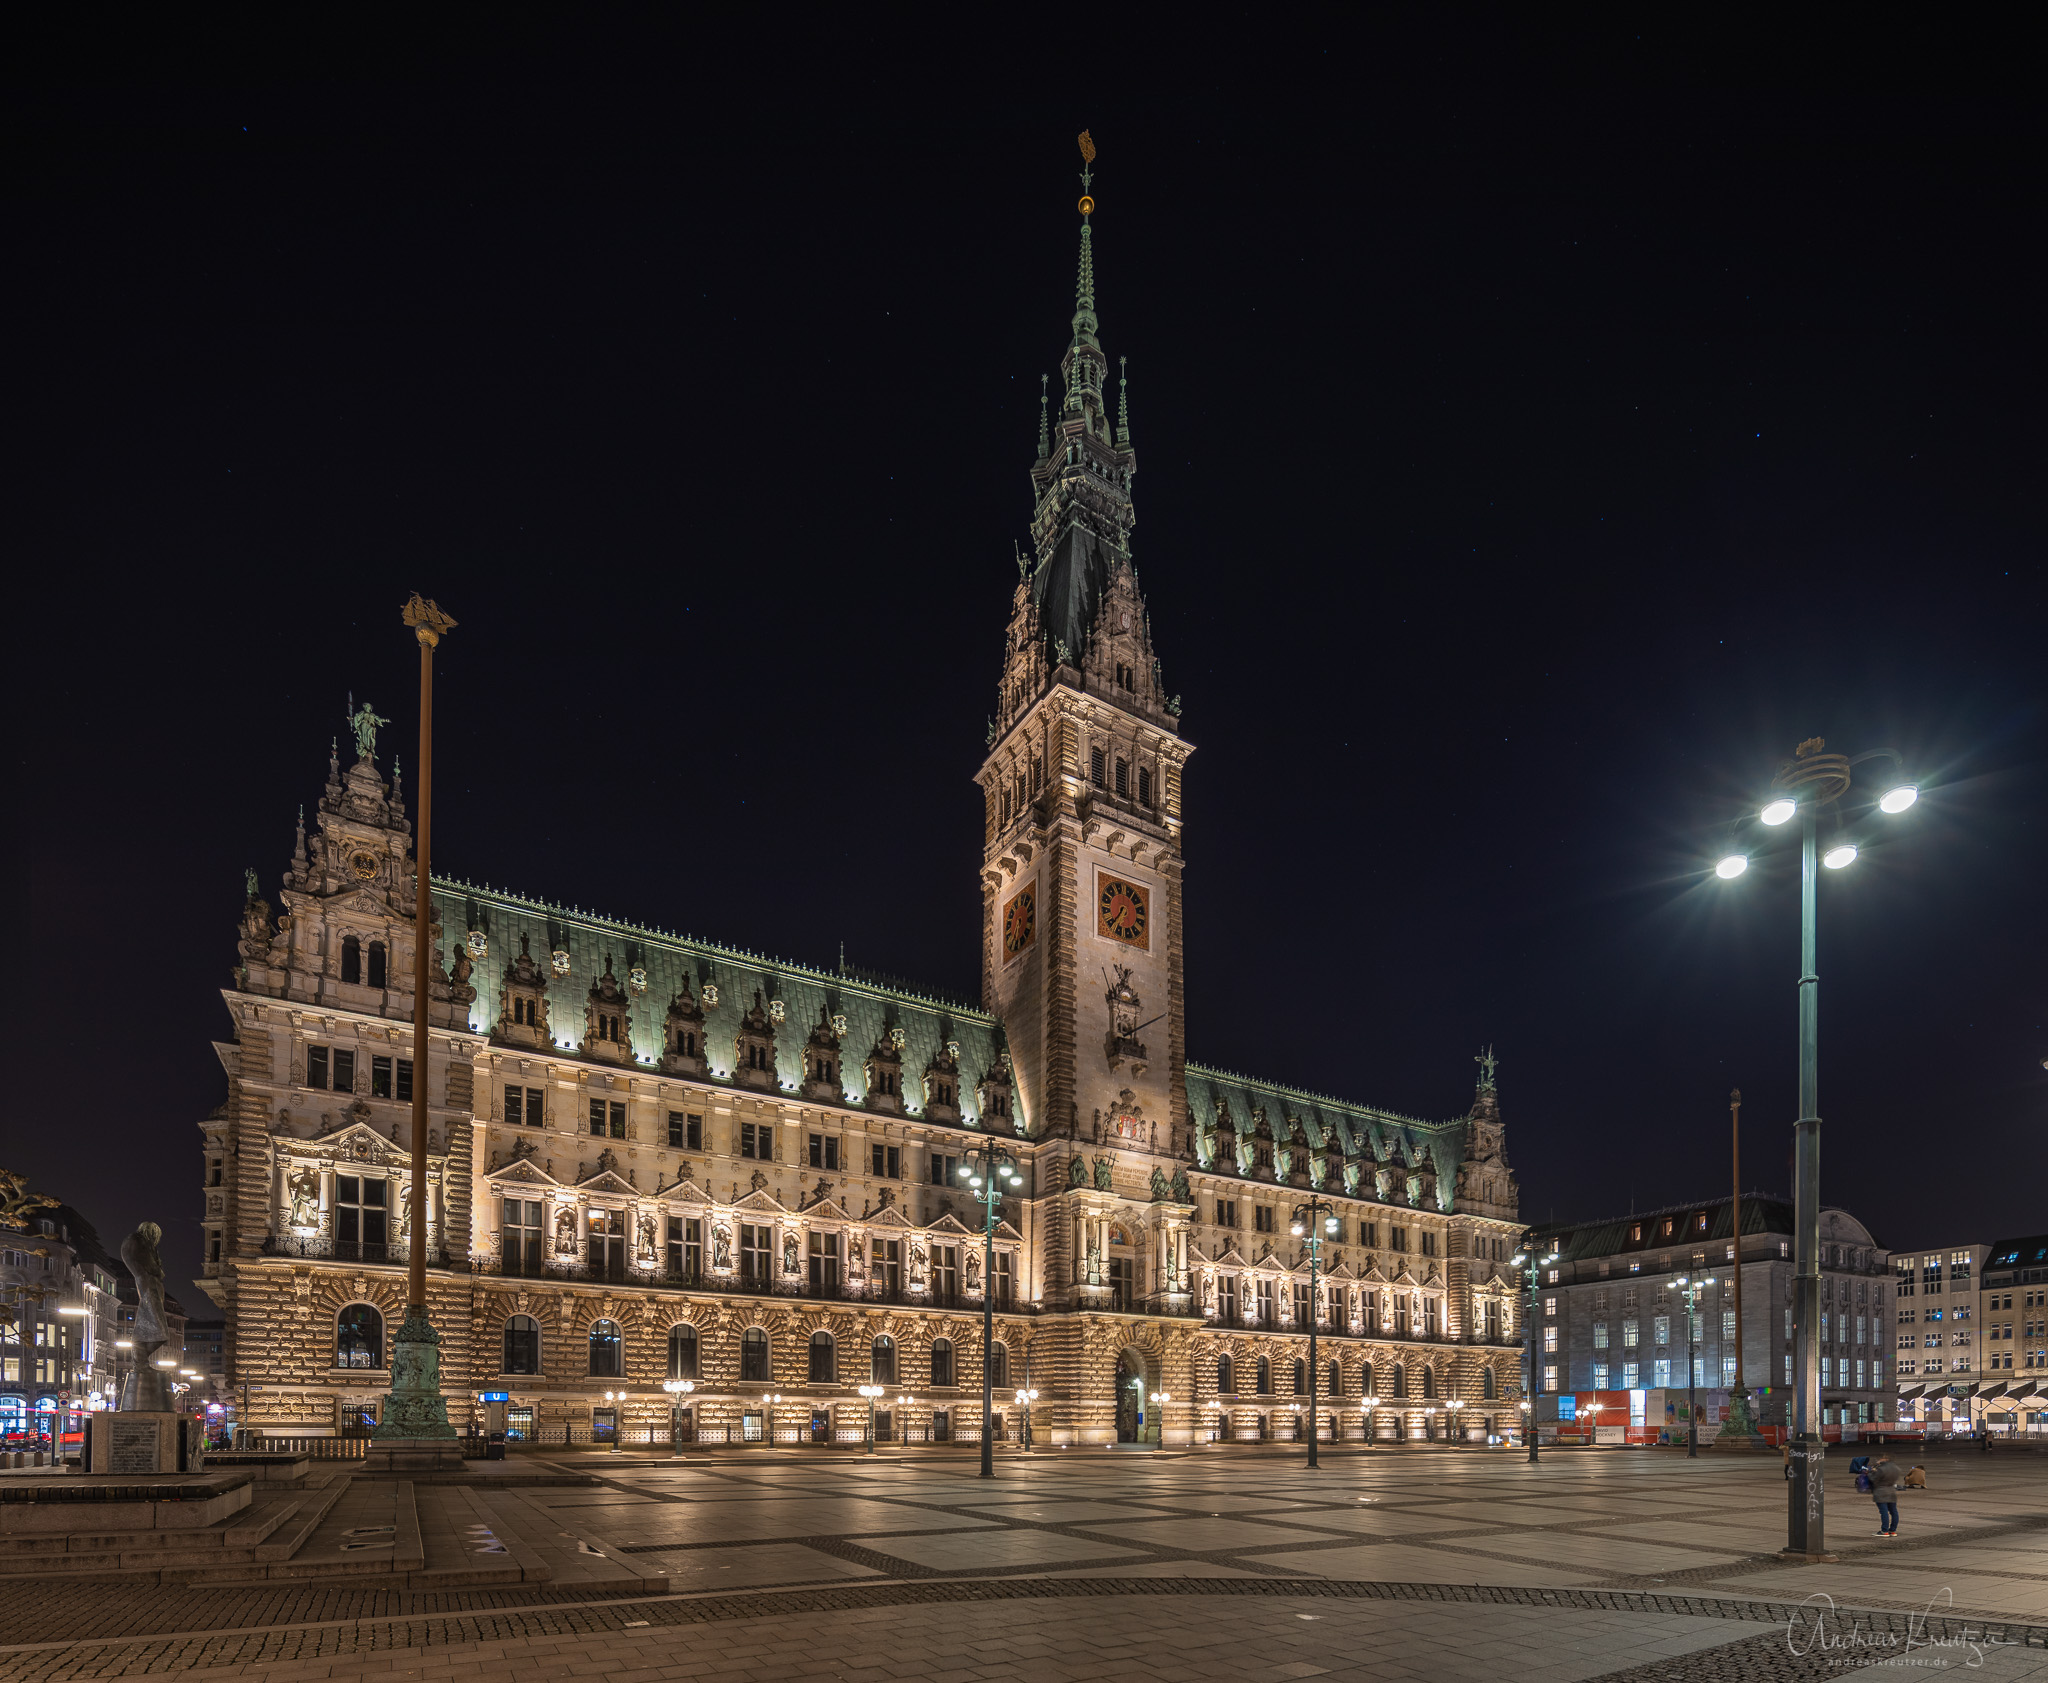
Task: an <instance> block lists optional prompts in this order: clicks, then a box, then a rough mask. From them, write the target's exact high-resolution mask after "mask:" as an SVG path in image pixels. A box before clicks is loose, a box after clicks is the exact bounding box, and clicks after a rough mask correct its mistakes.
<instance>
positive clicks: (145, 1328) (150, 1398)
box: [121, 1221, 171, 1414]
mask: <svg viewBox="0 0 2048 1683" xmlns="http://www.w3.org/2000/svg"><path fill="white" fill-rule="evenodd" d="M163 1235H164V1230H163V1229H162V1228H161V1227H159V1226H157V1224H156V1223H155V1222H153V1221H145V1222H144V1223H143V1224H142V1225H141V1226H140V1227H138V1228H136V1230H135V1231H134V1232H133V1233H131V1234H129V1235H128V1237H127V1238H125V1239H123V1240H122V1241H121V1260H122V1261H123V1262H124V1263H126V1264H127V1265H128V1272H129V1274H130V1276H132V1277H133V1279H134V1281H135V1327H134V1336H135V1357H134V1361H135V1365H134V1367H133V1368H131V1369H130V1370H129V1373H128V1383H127V1385H126V1386H125V1387H124V1388H123V1390H122V1393H121V1406H122V1407H123V1408H124V1409H130V1410H138V1411H140V1412H142V1413H145V1414H168V1413H170V1412H171V1394H170V1391H169V1389H168V1388H167V1387H166V1385H165V1382H164V1371H163V1369H162V1368H160V1367H158V1366H157V1365H156V1353H157V1351H158V1350H160V1349H162V1348H163V1344H164V1340H165V1339H166V1338H168V1337H169V1336H170V1329H169V1328H168V1327H166V1326H165V1324H164V1259H163V1258H162V1257H161V1256H160V1255H158V1254H157V1248H156V1242H157V1240H159V1239H161V1238H162V1237H163Z"/></svg>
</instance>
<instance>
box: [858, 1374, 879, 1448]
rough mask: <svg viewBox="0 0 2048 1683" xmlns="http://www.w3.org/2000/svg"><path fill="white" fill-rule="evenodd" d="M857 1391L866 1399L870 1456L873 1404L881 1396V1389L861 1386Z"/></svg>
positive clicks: (873, 1415) (873, 1422) (873, 1439)
mask: <svg viewBox="0 0 2048 1683" xmlns="http://www.w3.org/2000/svg"><path fill="white" fill-rule="evenodd" d="M859 1390H860V1394H861V1395H862V1396H864V1397H866V1398H867V1399H868V1447H867V1453H868V1454H870V1455H872V1454H874V1452H875V1402H876V1399H878V1398H879V1397H880V1396H881V1394H882V1387H881V1386H879V1385H862V1386H860V1387H859Z"/></svg>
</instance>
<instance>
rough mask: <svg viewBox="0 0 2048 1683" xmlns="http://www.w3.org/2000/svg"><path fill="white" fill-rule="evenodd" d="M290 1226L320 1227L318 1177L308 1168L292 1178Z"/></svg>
mask: <svg viewBox="0 0 2048 1683" xmlns="http://www.w3.org/2000/svg"><path fill="white" fill-rule="evenodd" d="M290 1190H291V1195H292V1213H291V1224H292V1226H294V1227H318V1226H319V1225H320V1176H319V1175H318V1173H316V1172H315V1171H314V1170H312V1169H310V1168H304V1169H301V1170H299V1172H298V1173H297V1174H295V1175H293V1176H292V1178H291V1185H290Z"/></svg>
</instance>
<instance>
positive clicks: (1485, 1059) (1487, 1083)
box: [1472, 1046, 1500, 1093]
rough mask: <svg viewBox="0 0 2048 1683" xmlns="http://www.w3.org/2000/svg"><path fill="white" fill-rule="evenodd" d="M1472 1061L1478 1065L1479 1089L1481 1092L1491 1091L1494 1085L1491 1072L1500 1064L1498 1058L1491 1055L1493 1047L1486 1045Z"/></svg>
mask: <svg viewBox="0 0 2048 1683" xmlns="http://www.w3.org/2000/svg"><path fill="white" fill-rule="evenodd" d="M1472 1061H1473V1062H1474V1063H1475V1064H1477V1065H1478V1066H1479V1090H1480V1091H1481V1092H1482V1093H1490V1092H1492V1091H1493V1087H1494V1080H1493V1072H1494V1070H1495V1069H1496V1068H1497V1067H1498V1066H1499V1064H1500V1059H1498V1058H1496V1057H1495V1056H1494V1055H1493V1048H1492V1047H1491V1046H1489V1047H1487V1048H1486V1050H1485V1051H1483V1052H1481V1053H1480V1054H1479V1056H1478V1057H1476V1058H1474V1059H1473V1060H1472Z"/></svg>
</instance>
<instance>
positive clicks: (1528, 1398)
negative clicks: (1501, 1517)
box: [1513, 1227, 1557, 1461]
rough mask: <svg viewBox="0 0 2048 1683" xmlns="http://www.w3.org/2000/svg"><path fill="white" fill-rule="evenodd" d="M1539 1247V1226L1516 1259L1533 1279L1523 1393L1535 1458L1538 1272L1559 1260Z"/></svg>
mask: <svg viewBox="0 0 2048 1683" xmlns="http://www.w3.org/2000/svg"><path fill="white" fill-rule="evenodd" d="M1537 1249H1538V1245H1537V1242H1536V1229H1535V1228H1533V1227H1532V1228H1530V1229H1529V1231H1528V1232H1527V1233H1525V1234H1523V1235H1522V1248H1521V1249H1520V1250H1518V1251H1516V1252H1515V1254H1514V1258H1513V1264H1514V1266H1515V1267H1517V1268H1519V1269H1521V1270H1522V1272H1523V1274H1524V1275H1525V1276H1526V1277H1527V1279H1528V1282H1529V1307H1528V1310H1527V1312H1526V1313H1525V1314H1524V1315H1523V1317H1522V1318H1523V1320H1524V1321H1525V1322H1526V1323H1527V1325H1526V1327H1525V1328H1524V1330H1525V1331H1526V1332H1527V1334H1528V1345H1529V1384H1528V1388H1527V1389H1526V1390H1524V1391H1523V1392H1522V1441H1523V1442H1524V1443H1526V1444H1527V1445H1528V1446H1529V1459H1530V1460H1531V1461H1535V1460H1538V1459H1540V1457H1539V1456H1538V1455H1537V1453H1536V1439H1537V1437H1538V1435H1539V1434H1538V1432H1537V1430H1536V1410H1535V1408H1534V1407H1533V1406H1532V1405H1533V1404H1534V1403H1535V1401H1536V1320H1537V1316H1536V1271H1537V1270H1538V1269H1539V1268H1544V1267H1547V1266H1549V1265H1550V1264H1551V1263H1553V1262H1555V1261H1556V1260H1557V1252H1556V1251H1552V1252H1550V1254H1549V1255H1547V1256H1544V1257H1540V1258H1539V1257H1538V1256H1537V1254H1536V1252H1537Z"/></svg>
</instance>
